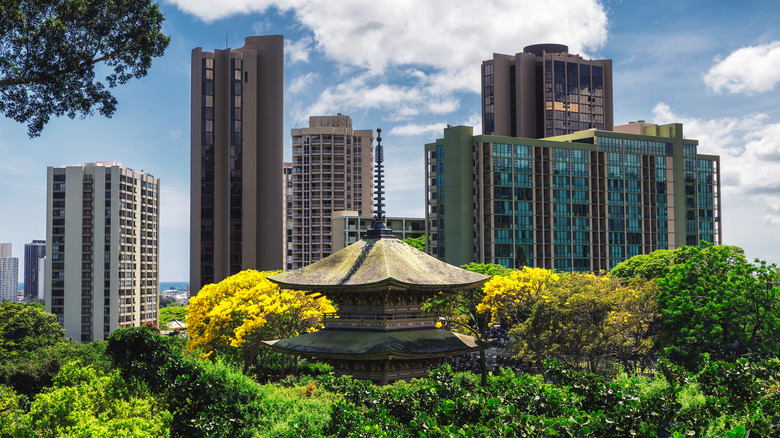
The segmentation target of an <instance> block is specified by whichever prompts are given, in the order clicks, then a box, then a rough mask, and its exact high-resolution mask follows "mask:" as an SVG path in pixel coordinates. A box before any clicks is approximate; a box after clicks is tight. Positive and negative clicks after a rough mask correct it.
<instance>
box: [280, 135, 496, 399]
mask: <svg viewBox="0 0 780 438" xmlns="http://www.w3.org/2000/svg"><path fill="white" fill-rule="evenodd" d="M381 132H382V130H381V129H377V147H376V151H375V155H376V179H375V185H376V192H375V202H376V203H375V204H374V206H375V218H374V224H373V227H372V229H371V230H369V231H368V232H367V234H366V237H365V238H364V239H362V240H359V241H358V242H355V243H354V244H352V245H350V246H348V247H346V248H344V249H342V250H340V251H338V252H336V253H334V254H332V255H330V256H328V257H326V258H324V259H322V260H320V261H318V262H315V263H312V264H311V265H308V266H306V267H303V268H301V269H297V270H294V271H289V272H285V273H282V274H278V275H274V276H271V277H268V279H269V280H270V281H272V282H274V283H276V284H278V285H279V286H280V287H282V288H284V289H293V290H302V291H306V292H307V293H309V294H322V295H325V296H327V297H328V299H330V300H331V301H332V302H333V303H334V304H335V306H336V308H337V311H336V313H332V314H325V315H324V318H323V324H324V328H323V329H322V330H319V331H317V332H313V333H308V334H304V335H300V336H296V337H293V338H287V339H278V340H273V341H267V342H266V344H268V345H270V346H271V348H272V349H273V350H275V351H278V352H281V353H285V354H292V355H296V356H300V357H305V358H309V359H313V360H317V361H321V362H327V363H330V364H331V365H332V366H333V368H334V372H335V374H336V375H351V376H353V377H354V378H357V379H363V380H371V381H372V382H374V383H375V384H388V383H392V382H394V381H396V380H409V379H411V378H416V377H424V376H426V375H427V373H428V369H429V368H430V365H431V363H432V362H433V361H434V360H436V359H438V358H441V357H445V356H457V355H462V354H466V353H470V352H474V351H479V350H483V349H485V348H487V346H488V345H487V344H486V343H480V342H478V341H477V340H476V339H475V338H473V337H471V336H466V335H463V334H459V333H453V332H450V331H448V330H443V329H441V328H437V327H436V325H437V319H436V318H435V317H433V316H431V315H428V314H425V313H424V312H423V311H422V305H423V303H424V302H425V300H427V299H428V298H431V297H432V296H434V295H435V294H437V293H438V292H440V291H452V290H457V289H470V288H478V287H481V286H482V284H483V283H484V282H485V281H487V280H488V279H489V278H490V277H489V276H486V275H482V274H477V273H474V272H470V271H467V270H465V269H461V268H458V267H455V266H452V265H449V264H447V263H444V262H442V261H440V260H438V259H436V258H434V257H431V256H429V255H428V254H425V253H424V252H422V251H419V250H417V249H415V248H413V247H411V246H410V245H407V244H406V243H404V242H402V241H401V240H400V239H398V238H397V237H395V236H394V235H393V232H392V230H391V229H389V228H387V226H386V225H385V217H384V210H383V204H384V202H383V201H384V191H383V165H382V162H383V161H384V160H383V151H382V143H381V142H382V138H381V137H380V136H379V135H380V134H381Z"/></svg>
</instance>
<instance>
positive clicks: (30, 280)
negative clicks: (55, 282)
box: [24, 240, 46, 300]
mask: <svg viewBox="0 0 780 438" xmlns="http://www.w3.org/2000/svg"><path fill="white" fill-rule="evenodd" d="M45 257H46V241H45V240H33V241H32V243H25V244H24V295H25V296H27V298H29V299H33V300H36V299H37V300H40V299H42V298H43V296H44V295H43V284H44V282H43V281H41V279H42V276H43V272H44V271H41V270H40V267H41V259H43V258H45ZM44 269H45V268H44Z"/></svg>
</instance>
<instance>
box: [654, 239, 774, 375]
mask: <svg viewBox="0 0 780 438" xmlns="http://www.w3.org/2000/svg"><path fill="white" fill-rule="evenodd" d="M679 251H682V252H684V255H685V262H683V263H680V264H678V265H675V266H674V267H673V268H672V269H671V270H670V272H669V273H668V274H667V275H666V276H665V277H663V278H661V279H660V280H659V281H658V285H659V288H660V289H659V293H658V308H659V311H660V314H661V319H660V326H659V333H658V337H657V339H656V342H657V345H658V347H659V348H660V349H663V352H664V354H665V355H666V356H668V357H669V358H670V359H672V360H673V361H676V362H678V363H680V364H682V365H684V366H686V367H687V368H688V369H695V368H696V365H697V363H698V362H699V359H700V357H701V354H702V353H709V354H710V356H711V357H712V358H713V359H715V360H720V359H724V360H733V359H736V358H738V357H741V356H745V355H751V356H766V355H773V356H776V355H777V354H780V295H779V294H780V286H778V284H779V283H778V281H780V272H778V269H777V267H776V266H775V265H767V263H766V262H763V261H760V260H756V262H755V263H751V262H749V261H747V260H746V259H745V257H744V255H743V252H742V250H741V249H740V248H737V247H731V246H721V245H719V246H713V245H710V244H706V245H704V246H702V247H683V248H680V250H679Z"/></svg>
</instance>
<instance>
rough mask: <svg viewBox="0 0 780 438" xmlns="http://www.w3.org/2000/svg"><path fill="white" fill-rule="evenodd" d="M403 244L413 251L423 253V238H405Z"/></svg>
mask: <svg viewBox="0 0 780 438" xmlns="http://www.w3.org/2000/svg"><path fill="white" fill-rule="evenodd" d="M403 242H404V243H405V244H407V245H410V246H411V247H412V248H414V249H417V250H419V251H422V252H425V236H420V237H407V238H406V239H404V240H403Z"/></svg>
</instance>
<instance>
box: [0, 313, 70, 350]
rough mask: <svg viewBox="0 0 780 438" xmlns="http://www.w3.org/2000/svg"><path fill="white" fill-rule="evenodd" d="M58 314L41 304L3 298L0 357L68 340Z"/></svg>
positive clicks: (0, 322) (0, 315) (0, 321)
mask: <svg viewBox="0 0 780 438" xmlns="http://www.w3.org/2000/svg"><path fill="white" fill-rule="evenodd" d="M64 336H65V330H63V329H62V327H60V324H59V323H58V322H57V317H56V316H54V315H52V314H51V313H46V312H45V311H44V310H43V309H42V306H40V305H30V304H21V303H14V302H11V301H0V360H6V359H9V358H11V357H14V356H17V355H19V354H21V353H25V352H29V351H33V350H36V349H38V348H41V347H47V346H51V345H54V344H57V343H59V342H63V341H65V338H64Z"/></svg>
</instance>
